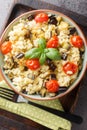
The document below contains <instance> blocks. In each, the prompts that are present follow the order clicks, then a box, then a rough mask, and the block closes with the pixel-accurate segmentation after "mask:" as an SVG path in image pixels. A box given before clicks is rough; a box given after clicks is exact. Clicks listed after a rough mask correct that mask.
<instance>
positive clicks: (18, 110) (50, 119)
mask: <svg viewBox="0 0 87 130" xmlns="http://www.w3.org/2000/svg"><path fill="white" fill-rule="evenodd" d="M0 86H2V87H8V85H7V84H6V82H5V81H4V80H3V81H1V82H0ZM35 102H37V103H39V104H42V105H46V106H49V107H52V108H55V109H59V110H63V108H62V105H61V104H60V101H59V100H58V99H57V100H52V101H35ZM0 108H2V109H4V110H7V111H10V112H12V113H15V114H18V115H20V116H23V117H26V118H28V119H31V120H33V121H35V122H37V123H39V124H41V125H44V126H46V127H48V128H50V129H52V130H60V129H61V130H71V122H69V121H68V120H65V119H63V118H61V117H59V116H56V115H54V114H51V113H49V112H47V111H45V110H42V109H40V108H37V107H34V106H32V105H29V104H26V103H14V102H11V101H8V100H6V99H3V98H0Z"/></svg>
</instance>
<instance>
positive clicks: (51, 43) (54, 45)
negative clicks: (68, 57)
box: [47, 36, 59, 48]
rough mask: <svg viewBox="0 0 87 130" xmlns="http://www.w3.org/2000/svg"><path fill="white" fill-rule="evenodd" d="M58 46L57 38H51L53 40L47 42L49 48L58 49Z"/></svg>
mask: <svg viewBox="0 0 87 130" xmlns="http://www.w3.org/2000/svg"><path fill="white" fill-rule="evenodd" d="M58 46H59V45H58V37H57V36H53V37H51V39H49V41H48V42H47V48H57V47H58Z"/></svg>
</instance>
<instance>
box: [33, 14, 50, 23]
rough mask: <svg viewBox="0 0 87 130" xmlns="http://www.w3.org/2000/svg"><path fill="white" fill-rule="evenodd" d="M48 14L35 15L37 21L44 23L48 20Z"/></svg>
mask: <svg viewBox="0 0 87 130" xmlns="http://www.w3.org/2000/svg"><path fill="white" fill-rule="evenodd" d="M48 18H49V17H48V15H47V14H46V13H40V14H37V15H36V17H35V21H36V23H43V22H47V21H48Z"/></svg>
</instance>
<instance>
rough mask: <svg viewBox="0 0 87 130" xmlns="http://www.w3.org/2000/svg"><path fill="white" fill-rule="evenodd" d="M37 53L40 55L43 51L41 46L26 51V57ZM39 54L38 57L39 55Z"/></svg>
mask: <svg viewBox="0 0 87 130" xmlns="http://www.w3.org/2000/svg"><path fill="white" fill-rule="evenodd" d="M35 53H38V55H39V53H41V50H40V48H32V49H30V50H29V51H27V52H26V53H25V58H30V57H32V55H35ZM38 55H37V57H38Z"/></svg>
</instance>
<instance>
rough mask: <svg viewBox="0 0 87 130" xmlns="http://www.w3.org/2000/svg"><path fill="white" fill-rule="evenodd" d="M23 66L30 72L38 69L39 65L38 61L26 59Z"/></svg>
mask: <svg viewBox="0 0 87 130" xmlns="http://www.w3.org/2000/svg"><path fill="white" fill-rule="evenodd" d="M25 64H26V66H27V67H28V68H29V69H31V70H36V69H38V68H39V67H40V63H39V60H38V59H28V60H26V63H25Z"/></svg>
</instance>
